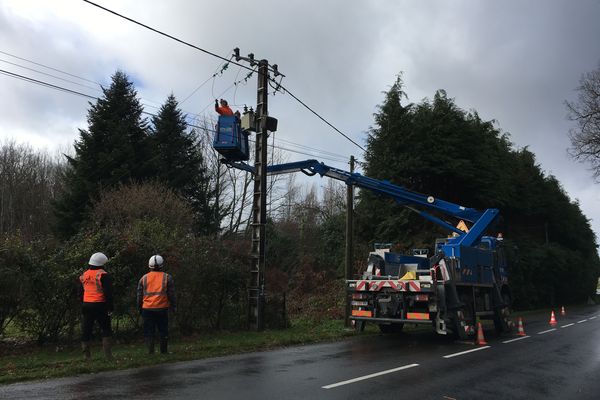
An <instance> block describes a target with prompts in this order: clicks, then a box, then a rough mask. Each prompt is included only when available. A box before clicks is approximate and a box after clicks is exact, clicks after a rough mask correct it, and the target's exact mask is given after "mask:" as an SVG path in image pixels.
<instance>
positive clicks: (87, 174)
mask: <svg viewBox="0 0 600 400" xmlns="http://www.w3.org/2000/svg"><path fill="white" fill-rule="evenodd" d="M102 91H103V93H104V95H103V96H102V98H100V99H98V101H97V102H96V104H91V103H90V109H89V111H88V117H87V121H88V130H83V129H80V130H79V135H80V137H79V139H78V140H77V141H76V142H75V145H74V147H75V155H74V156H73V157H69V156H67V161H68V164H69V167H70V168H69V169H68V170H67V172H66V173H65V177H64V178H65V192H64V194H63V197H62V198H61V199H60V200H59V201H58V202H57V203H56V205H55V210H56V214H57V217H58V226H57V228H58V231H59V232H60V233H61V234H63V235H65V236H70V235H72V234H74V233H75V232H76V231H77V230H78V228H79V227H80V225H81V224H82V222H83V221H84V219H85V216H86V213H87V211H88V209H89V206H90V204H91V202H92V201H94V200H96V199H97V198H98V194H99V193H100V191H101V190H105V189H109V188H112V187H114V186H116V185H118V184H120V183H128V182H133V181H142V180H144V179H146V178H148V177H150V176H152V175H153V170H152V164H151V163H150V162H149V161H150V160H151V153H150V152H149V150H150V147H149V141H148V132H147V131H148V128H147V121H146V120H145V119H143V118H142V113H143V108H142V105H141V103H140V101H139V100H138V99H137V93H136V91H135V88H134V86H133V83H132V82H131V81H129V78H128V77H127V75H126V74H125V73H124V72H122V71H117V72H116V73H115V74H114V75H113V76H112V82H111V85H110V86H109V87H108V88H103V89H102Z"/></svg>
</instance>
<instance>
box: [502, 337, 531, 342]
mask: <svg viewBox="0 0 600 400" xmlns="http://www.w3.org/2000/svg"><path fill="white" fill-rule="evenodd" d="M528 337H531V336H521V337H518V338H515V339H510V340H505V341H504V342H502V343H511V342H516V341H517V340H522V339H527V338H528Z"/></svg>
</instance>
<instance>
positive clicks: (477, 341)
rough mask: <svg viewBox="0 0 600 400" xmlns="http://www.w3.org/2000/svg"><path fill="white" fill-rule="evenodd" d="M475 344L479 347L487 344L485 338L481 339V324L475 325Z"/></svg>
mask: <svg viewBox="0 0 600 400" xmlns="http://www.w3.org/2000/svg"><path fill="white" fill-rule="evenodd" d="M475 344H477V345H479V346H485V345H486V344H487V342H486V341H485V338H484V337H483V328H482V327H481V322H478V323H477V340H476V341H475Z"/></svg>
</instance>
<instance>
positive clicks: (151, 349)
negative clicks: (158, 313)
mask: <svg viewBox="0 0 600 400" xmlns="http://www.w3.org/2000/svg"><path fill="white" fill-rule="evenodd" d="M144 340H145V342H146V347H147V348H148V354H154V338H145V339H144Z"/></svg>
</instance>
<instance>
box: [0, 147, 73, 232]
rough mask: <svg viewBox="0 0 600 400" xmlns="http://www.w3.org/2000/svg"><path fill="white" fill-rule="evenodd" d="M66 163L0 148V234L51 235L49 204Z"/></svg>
mask: <svg viewBox="0 0 600 400" xmlns="http://www.w3.org/2000/svg"><path fill="white" fill-rule="evenodd" d="M64 168H65V163H64V162H61V160H60V158H58V157H54V158H53V157H51V156H50V155H48V154H47V153H46V152H43V151H39V152H36V151H34V150H33V149H32V148H31V147H29V146H26V145H19V144H16V143H15V142H6V143H3V144H2V145H0V233H4V234H6V233H8V234H15V233H19V234H21V235H23V236H24V237H27V238H32V237H35V236H40V235H45V234H48V233H50V228H51V224H50V222H51V221H52V218H53V213H52V202H53V201H54V200H56V198H57V196H58V195H59V193H60V192H61V190H62V180H61V174H62V171H63V170H64Z"/></svg>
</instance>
